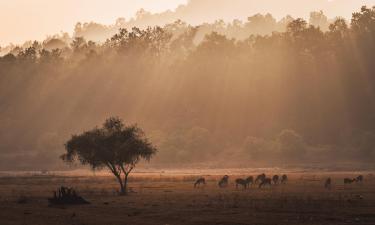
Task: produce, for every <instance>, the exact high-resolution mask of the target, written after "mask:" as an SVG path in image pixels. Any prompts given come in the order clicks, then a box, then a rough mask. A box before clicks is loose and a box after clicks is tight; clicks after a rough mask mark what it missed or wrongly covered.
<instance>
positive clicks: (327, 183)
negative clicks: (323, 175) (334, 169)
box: [324, 177, 332, 189]
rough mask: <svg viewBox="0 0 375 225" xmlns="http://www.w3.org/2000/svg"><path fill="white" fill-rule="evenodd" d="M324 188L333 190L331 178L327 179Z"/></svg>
mask: <svg viewBox="0 0 375 225" xmlns="http://www.w3.org/2000/svg"><path fill="white" fill-rule="evenodd" d="M324 187H325V188H326V189H331V187H332V180H331V178H330V177H329V178H327V180H326V182H325V183H324Z"/></svg>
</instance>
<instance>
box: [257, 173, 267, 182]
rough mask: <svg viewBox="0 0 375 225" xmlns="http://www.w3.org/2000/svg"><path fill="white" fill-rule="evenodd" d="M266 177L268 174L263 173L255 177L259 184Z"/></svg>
mask: <svg viewBox="0 0 375 225" xmlns="http://www.w3.org/2000/svg"><path fill="white" fill-rule="evenodd" d="M265 178H266V174H264V173H262V174H260V175H258V176H257V178H256V179H255V183H256V184H257V183H259V182H262V181H263V180H264V179H265Z"/></svg>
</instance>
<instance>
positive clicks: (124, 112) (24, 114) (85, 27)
mask: <svg viewBox="0 0 375 225" xmlns="http://www.w3.org/2000/svg"><path fill="white" fill-rule="evenodd" d="M92 26H94V27H101V25H98V24H77V26H76V30H75V35H74V37H72V38H71V37H69V35H57V36H52V37H50V38H48V39H46V40H45V41H43V42H37V41H35V42H29V43H28V44H25V45H23V46H11V47H8V48H7V49H6V50H5V49H2V52H3V56H2V57H0V149H1V151H0V169H56V168H63V167H62V165H61V164H60V163H59V158H58V156H59V155H61V153H62V151H63V148H64V146H63V143H64V142H65V141H66V140H67V139H68V138H69V137H70V135H71V134H74V133H78V132H81V131H82V130H88V129H91V128H93V127H94V126H95V125H97V124H100V123H101V122H102V121H103V120H104V119H105V118H107V117H109V116H112V115H116V116H119V117H121V118H123V119H124V120H125V122H126V123H138V124H139V125H140V126H141V127H143V128H145V131H146V133H147V134H148V136H149V137H150V139H151V140H152V141H153V142H154V143H155V144H156V145H157V146H158V149H159V153H158V155H157V157H156V158H155V160H153V162H152V163H153V164H155V165H156V164H158V165H159V164H160V165H172V166H173V165H176V166H177V165H191V164H192V163H194V164H203V163H210V164H209V165H228V166H235V165H247V166H249V167H251V166H254V165H267V166H285V165H298V164H302V163H304V164H305V165H306V163H311V164H315V163H318V164H319V163H331V162H334V163H335V164H337V163H352V162H355V163H363V164H366V163H373V162H375V101H374V99H375V63H374V58H375V7H373V8H368V7H362V8H361V9H360V11H359V12H356V13H353V16H352V19H351V21H346V20H344V19H341V18H337V19H335V20H333V21H331V22H329V21H328V19H327V17H325V16H324V14H323V13H322V12H314V13H312V14H311V18H310V21H308V22H307V21H305V20H303V19H298V18H297V19H294V18H291V17H285V18H284V19H282V20H280V21H276V19H274V18H273V17H272V16H271V15H269V14H268V15H260V14H258V15H255V16H252V17H249V19H248V21H246V22H242V21H234V22H233V23H225V22H223V21H217V22H216V23H213V24H202V25H201V26H192V25H188V24H186V23H184V22H182V21H180V20H179V21H176V22H175V23H172V24H167V25H165V26H162V27H148V28H136V27H134V28H125V27H122V26H121V21H118V27H111V28H108V27H107V28H108V29H109V30H106V29H107V28H105V29H104V28H103V27H102V28H103V29H104V31H103V30H101V31H100V32H99V33H103V32H104V34H105V35H104V34H103V35H102V36H100V38H98V39H95V38H94V37H97V36H96V34H97V33H95V32H93V33H92V34H93V35H92V36H93V37H90V35H89V34H90V32H91V31H92V30H90V29H91V28H90V27H92ZM115 28H116V32H115V33H114V34H112V33H111V32H113V30H114V29H115ZM93 30H97V29H96V28H95V29H93ZM99 30H100V29H99ZM94 34H95V35H94ZM108 34H111V37H109V38H107V37H106V35H108ZM104 39H105V41H104ZM5 51H6V52H5Z"/></svg>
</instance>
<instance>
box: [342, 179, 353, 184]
mask: <svg viewBox="0 0 375 225" xmlns="http://www.w3.org/2000/svg"><path fill="white" fill-rule="evenodd" d="M354 182H356V179H350V178H345V179H344V184H352V183H354Z"/></svg>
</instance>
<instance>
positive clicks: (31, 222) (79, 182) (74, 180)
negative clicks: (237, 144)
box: [0, 171, 375, 225]
mask: <svg viewBox="0 0 375 225" xmlns="http://www.w3.org/2000/svg"><path fill="white" fill-rule="evenodd" d="M205 174H206V173H205ZM362 174H363V175H364V177H365V180H364V182H363V184H351V185H344V182H343V179H344V178H345V177H355V176H357V175H358V173H311V172H310V173H289V174H288V176H289V181H288V183H287V184H285V185H274V186H273V187H270V188H269V187H268V188H263V189H259V188H257V187H256V186H252V187H251V188H250V189H247V190H243V189H236V187H235V185H234V180H235V178H237V177H246V176H248V175H256V174H255V173H253V174H250V173H247V174H245V173H244V174H239V173H238V174H234V175H230V186H229V187H228V188H225V189H220V188H218V185H217V181H218V180H219V178H220V176H222V175H224V174H220V173H216V174H215V175H210V176H208V175H202V176H204V177H205V178H206V179H207V181H208V182H207V185H206V186H205V187H203V188H197V189H194V188H193V183H194V180H195V179H196V178H198V177H200V176H201V175H199V174H175V173H171V174H168V173H167V172H163V173H154V174H142V173H135V174H133V176H132V178H131V180H130V184H129V185H130V190H131V193H130V194H129V195H128V196H123V197H120V196H118V195H117V193H116V190H117V188H118V186H117V183H116V181H115V180H114V179H113V178H112V177H110V176H103V175H96V176H93V175H87V176H86V175H85V176H77V175H69V176H68V175H56V174H49V175H38V174H26V175H25V174H23V175H20V174H17V175H2V176H0V225H14V224H17V225H55V224H56V225H57V224H61V225H126V224H128V225H133V224H134V225H136V224H150V225H157V224H162V225H166V224H169V225H174V224H197V225H198V224H202V225H208V224H228V225H229V224H230V225H232V224H235V225H240V224H251V225H266V224H267V225H268V224H269V225H279V224H281V225H282V224H285V225H294V224H295V225H297V224H298V225H301V224H303V225H310V224H314V225H325V224H329V225H336V224H337V225H338V224H358V225H370V224H371V225H374V224H375V178H374V176H373V175H372V174H371V173H369V172H367V173H362ZM267 175H273V174H272V173H270V172H269V171H267ZM280 175H281V174H280ZM327 177H331V178H332V179H333V186H332V189H331V190H325V189H324V187H323V185H324V180H325V179H326V178H327ZM61 185H65V186H71V187H74V188H75V189H76V190H77V191H78V192H79V194H80V195H82V196H83V197H84V198H85V199H86V200H88V201H90V202H91V204H89V205H82V206H59V207H57V206H49V204H48V201H47V198H48V197H52V193H53V190H56V189H57V188H58V187H59V186H61ZM20 200H21V201H20Z"/></svg>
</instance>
